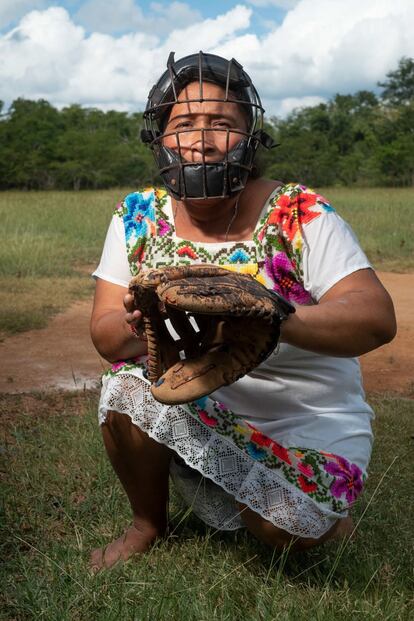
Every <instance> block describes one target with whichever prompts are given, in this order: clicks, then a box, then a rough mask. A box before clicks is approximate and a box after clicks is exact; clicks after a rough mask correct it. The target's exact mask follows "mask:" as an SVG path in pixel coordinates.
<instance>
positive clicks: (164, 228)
mask: <svg viewBox="0 0 414 621" xmlns="http://www.w3.org/2000/svg"><path fill="white" fill-rule="evenodd" d="M157 224H158V235H159V236H160V237H164V235H167V233H170V231H171V227H170V225H169V224H168V222H166V221H165V220H164V219H163V218H158V221H157Z"/></svg>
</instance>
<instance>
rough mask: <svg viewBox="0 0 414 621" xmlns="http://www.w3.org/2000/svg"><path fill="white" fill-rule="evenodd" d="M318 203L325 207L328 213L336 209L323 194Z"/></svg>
mask: <svg viewBox="0 0 414 621" xmlns="http://www.w3.org/2000/svg"><path fill="white" fill-rule="evenodd" d="M316 202H317V203H319V205H321V206H322V207H323V210H324V211H326V212H327V213H333V212H334V211H335V209H334V208H333V207H332V205H330V204H329V203H328V202H327V201H326V200H325V199H324V198H323V197H322V196H318V198H317V201H316Z"/></svg>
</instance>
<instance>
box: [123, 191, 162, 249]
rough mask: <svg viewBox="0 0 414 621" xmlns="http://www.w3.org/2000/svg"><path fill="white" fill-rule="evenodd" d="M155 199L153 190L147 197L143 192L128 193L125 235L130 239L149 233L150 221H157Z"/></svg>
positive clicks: (125, 202)
mask: <svg viewBox="0 0 414 621" xmlns="http://www.w3.org/2000/svg"><path fill="white" fill-rule="evenodd" d="M154 203H155V201H154V194H153V193H152V192H151V193H150V194H149V195H148V197H145V196H144V194H142V193H141V192H134V193H133V194H128V196H127V197H126V198H125V201H124V204H125V206H126V208H127V213H125V214H124V225H125V237H126V240H127V241H129V240H130V238H131V237H132V236H134V237H144V236H145V235H146V234H147V229H148V222H149V221H150V222H155V204H154Z"/></svg>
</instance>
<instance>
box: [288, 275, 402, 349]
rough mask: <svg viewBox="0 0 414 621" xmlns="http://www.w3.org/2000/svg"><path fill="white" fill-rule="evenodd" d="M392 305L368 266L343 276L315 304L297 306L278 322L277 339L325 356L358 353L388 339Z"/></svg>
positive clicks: (393, 329)
mask: <svg viewBox="0 0 414 621" xmlns="http://www.w3.org/2000/svg"><path fill="white" fill-rule="evenodd" d="M396 331H397V327H396V319H395V313H394V306H393V303H392V300H391V298H390V296H389V294H388V293H387V291H386V290H385V289H384V287H383V286H382V284H381V282H380V281H379V280H378V278H377V276H376V275H375V272H374V271H373V270H372V269H361V270H358V271H356V272H353V273H352V274H350V275H349V276H346V277H345V278H343V279H342V280H340V281H339V282H338V283H336V284H335V285H334V286H333V287H331V289H329V291H327V292H326V293H325V295H323V296H322V298H321V299H320V301H319V303H318V304H317V305H315V306H298V307H297V308H296V313H294V314H293V315H290V316H289V319H287V320H286V321H285V322H283V324H282V332H281V340H282V342H285V343H289V344H290V345H294V346H295V347H300V348H302V349H307V350H310V351H314V352H316V353H318V354H325V355H328V356H344V357H352V356H360V355H362V354H366V353H367V352H369V351H371V350H372V349H376V348H377V347H380V346H381V345H384V344H385V343H388V342H389V341H391V340H392V339H393V338H394V336H395V334H396Z"/></svg>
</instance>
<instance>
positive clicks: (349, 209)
mask: <svg viewBox="0 0 414 621" xmlns="http://www.w3.org/2000/svg"><path fill="white" fill-rule="evenodd" d="M321 191H322V192H323V193H324V194H326V196H327V197H328V198H329V200H331V202H332V204H333V205H334V206H335V207H336V208H337V209H338V211H339V213H340V214H341V215H343V217H344V218H345V219H347V220H348V221H349V222H350V224H351V225H352V226H353V228H354V230H355V231H356V233H357V235H358V237H359V239H360V242H361V244H362V246H363V248H364V249H365V250H366V252H367V254H368V256H369V258H370V260H371V261H372V262H373V264H374V265H375V267H376V268H378V269H382V270H396V271H409V270H412V269H413V268H414V224H413V223H414V193H413V192H412V190H411V189H381V188H379V189H371V188H370V189H360V188H356V189H354V188H353V189H338V188H327V189H326V190H321ZM127 192H128V190H127V189H113V190H105V191H96V192H3V193H1V194H0V218H1V222H2V228H1V233H0V285H1V287H0V289H1V290H2V291H3V293H2V294H1V295H0V308H1V313H0V334H1V333H3V335H4V334H12V333H15V332H21V331H23V330H27V329H30V328H39V327H43V326H45V325H46V324H47V321H48V320H49V319H50V317H51V316H52V315H53V314H55V313H57V312H59V311H60V310H62V309H64V308H66V307H67V305H68V304H70V302H71V301H73V300H75V299H78V298H81V297H88V296H91V295H92V290H93V283H92V279H91V278H89V274H90V273H91V272H92V271H93V269H94V267H95V266H96V265H97V263H98V261H99V257H100V253H101V250H102V245H103V241H104V238H105V233H106V228H107V225H108V223H109V220H110V216H111V213H112V211H113V209H114V206H115V204H116V202H117V201H118V200H119V199H120V198H121V197H123V196H124V195H125V194H126V193H127ZM11 294H14V295H11Z"/></svg>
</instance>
